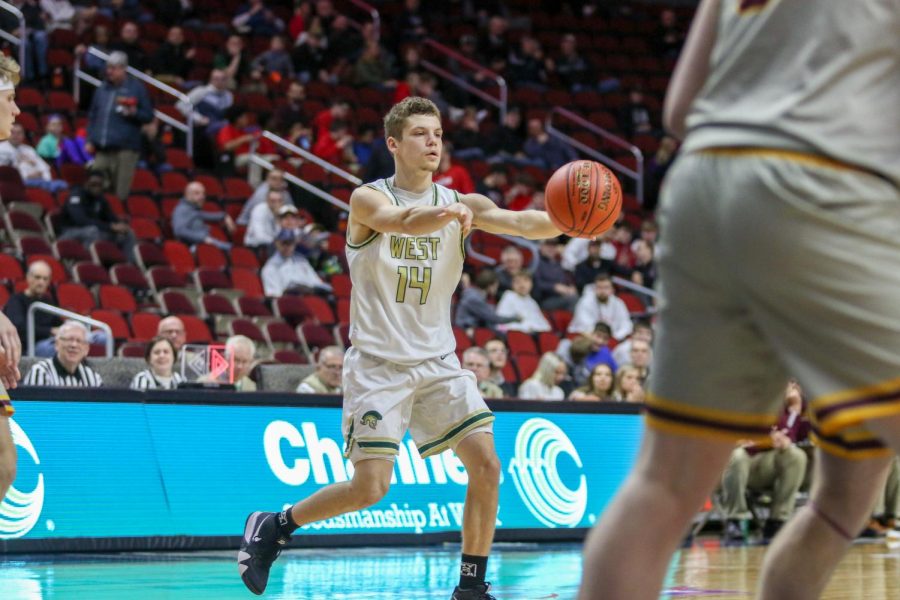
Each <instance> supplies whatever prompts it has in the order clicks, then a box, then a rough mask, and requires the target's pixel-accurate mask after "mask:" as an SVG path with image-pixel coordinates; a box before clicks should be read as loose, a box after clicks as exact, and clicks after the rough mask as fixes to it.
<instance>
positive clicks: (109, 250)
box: [90, 240, 127, 267]
mask: <svg viewBox="0 0 900 600" xmlns="http://www.w3.org/2000/svg"><path fill="white" fill-rule="evenodd" d="M90 251H91V258H92V259H93V261H94V262H95V263H97V264H100V265H103V266H104V267H114V266H115V265H122V264H124V263H126V262H127V259H126V258H125V253H124V252H122V249H121V248H119V246H118V245H117V244H116V243H115V242H111V241H109V240H96V241H94V242H91V246H90Z"/></svg>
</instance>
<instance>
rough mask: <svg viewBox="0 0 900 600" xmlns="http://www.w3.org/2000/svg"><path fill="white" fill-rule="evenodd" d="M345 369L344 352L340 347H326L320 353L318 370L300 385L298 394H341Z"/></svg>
mask: <svg viewBox="0 0 900 600" xmlns="http://www.w3.org/2000/svg"><path fill="white" fill-rule="evenodd" d="M343 368H344V351H343V350H342V349H341V347H340V346H325V347H324V348H322V349H321V350H320V351H319V360H318V361H316V370H315V372H313V373H310V374H309V376H307V377H306V378H305V379H304V380H303V381H301V382H300V385H298V386H297V393H298V394H340V393H341V375H342V371H343Z"/></svg>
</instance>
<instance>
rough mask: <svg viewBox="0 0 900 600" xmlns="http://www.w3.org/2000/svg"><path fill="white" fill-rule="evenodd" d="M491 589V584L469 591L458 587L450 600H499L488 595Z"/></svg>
mask: <svg viewBox="0 0 900 600" xmlns="http://www.w3.org/2000/svg"><path fill="white" fill-rule="evenodd" d="M489 589H491V584H490V583H482V584H480V585H476V586H475V587H473V588H472V589H468V590H461V589H459V587H457V588H456V589H455V590H453V595H452V596H450V600H497V599H496V598H495V597H494V596H492V595H490V594H488V590H489Z"/></svg>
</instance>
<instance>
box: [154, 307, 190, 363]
mask: <svg viewBox="0 0 900 600" xmlns="http://www.w3.org/2000/svg"><path fill="white" fill-rule="evenodd" d="M156 335H157V337H164V338H166V339H167V340H169V341H170V342H172V347H173V348H175V355H176V356H178V353H179V352H181V348H182V347H183V346H184V344H185V342H187V332H186V331H185V329H184V321H182V320H181V319H179V318H178V317H174V316H171V317H166V318H165V319H162V320H161V321H160V322H159V325H157V326H156Z"/></svg>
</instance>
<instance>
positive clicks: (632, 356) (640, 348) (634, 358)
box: [625, 339, 653, 385]
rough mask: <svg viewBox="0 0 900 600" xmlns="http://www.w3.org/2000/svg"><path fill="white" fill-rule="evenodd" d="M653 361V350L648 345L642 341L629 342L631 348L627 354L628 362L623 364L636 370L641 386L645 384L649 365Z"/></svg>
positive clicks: (648, 373) (633, 340)
mask: <svg viewBox="0 0 900 600" xmlns="http://www.w3.org/2000/svg"><path fill="white" fill-rule="evenodd" d="M652 360H653V350H652V349H651V348H650V344H649V343H647V342H646V341H644V340H636V339H632V340H631V348H630V350H629V352H628V362H627V363H625V364H627V365H629V366H632V367H634V368H635V369H637V370H638V377H639V378H640V380H641V385H643V384H645V383H647V377H649V376H650V363H651V362H652Z"/></svg>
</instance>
